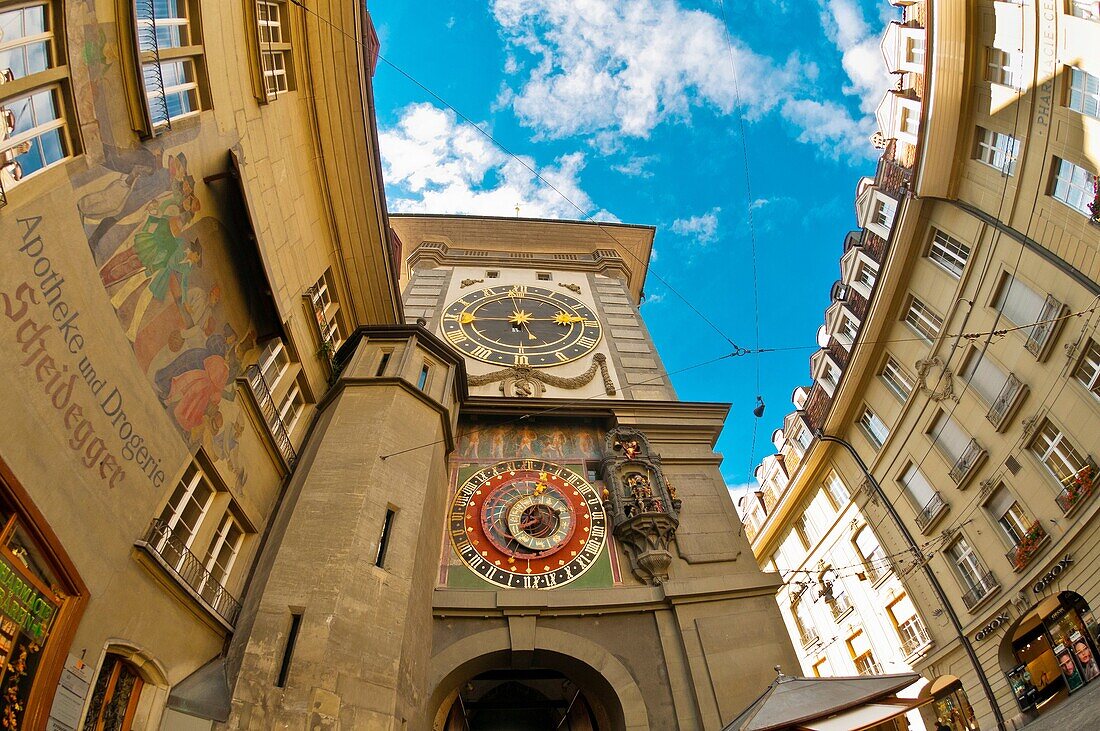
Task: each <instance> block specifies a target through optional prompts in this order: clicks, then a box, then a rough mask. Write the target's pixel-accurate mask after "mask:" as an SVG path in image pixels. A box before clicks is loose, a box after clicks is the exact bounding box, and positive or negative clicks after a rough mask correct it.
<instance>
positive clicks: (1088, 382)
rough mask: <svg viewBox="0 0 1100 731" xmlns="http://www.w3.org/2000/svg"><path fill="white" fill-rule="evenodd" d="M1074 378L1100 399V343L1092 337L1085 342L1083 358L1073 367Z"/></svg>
mask: <svg viewBox="0 0 1100 731" xmlns="http://www.w3.org/2000/svg"><path fill="white" fill-rule="evenodd" d="M1073 377H1074V379H1075V380H1076V381H1077V382H1078V383H1080V384H1081V385H1082V386H1084V387H1085V388H1086V389H1088V391H1089V393H1091V394H1092V395H1093V396H1094V397H1095V398H1097V399H1100V343H1097V342H1096V341H1095V340H1092V339H1091V338H1090V339H1089V340H1088V342H1086V343H1085V347H1084V352H1082V353H1081V359H1080V360H1079V361H1077V365H1076V366H1075V367H1074V369H1073Z"/></svg>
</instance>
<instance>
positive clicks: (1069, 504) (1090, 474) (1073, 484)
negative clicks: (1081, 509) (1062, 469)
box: [1054, 457, 1096, 513]
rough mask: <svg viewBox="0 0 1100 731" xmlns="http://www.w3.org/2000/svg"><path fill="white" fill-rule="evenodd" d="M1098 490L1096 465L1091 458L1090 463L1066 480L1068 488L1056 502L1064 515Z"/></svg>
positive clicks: (1065, 488) (1063, 489)
mask: <svg viewBox="0 0 1100 731" xmlns="http://www.w3.org/2000/svg"><path fill="white" fill-rule="evenodd" d="M1095 490H1096V463H1095V462H1094V461H1093V460H1092V458H1091V457H1090V458H1089V460H1088V463H1087V464H1085V466H1084V467H1082V468H1081V469H1079V470H1078V471H1077V473H1076V474H1074V475H1072V476H1071V477H1069V478H1068V479H1067V480H1066V486H1065V487H1063V488H1062V491H1061V492H1060V493H1058V495H1057V497H1055V498H1054V501H1055V502H1056V503H1058V507H1059V508H1061V509H1062V512H1063V513H1069V512H1070V511H1071V510H1073V509H1074V508H1075V507H1076V506H1077V505H1079V504H1080V503H1082V502H1084V501H1085V500H1086V499H1087V498H1088V497H1089V496H1090V495H1092V493H1093V492H1094V491H1095Z"/></svg>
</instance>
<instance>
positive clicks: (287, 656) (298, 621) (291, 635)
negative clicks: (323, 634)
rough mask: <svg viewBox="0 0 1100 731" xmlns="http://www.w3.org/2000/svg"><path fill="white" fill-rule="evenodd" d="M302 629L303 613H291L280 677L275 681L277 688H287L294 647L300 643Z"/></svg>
mask: <svg viewBox="0 0 1100 731" xmlns="http://www.w3.org/2000/svg"><path fill="white" fill-rule="evenodd" d="M301 627H302V613H301V612H291V614H290V629H289V630H287V633H286V644H285V645H283V661H282V662H281V663H279V676H278V677H277V678H276V679H275V687H276V688H285V687H286V680H287V676H288V675H290V661H291V660H292V659H293V658H294V645H295V644H296V643H297V642H298V630H299V629H301Z"/></svg>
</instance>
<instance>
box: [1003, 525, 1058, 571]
mask: <svg viewBox="0 0 1100 731" xmlns="http://www.w3.org/2000/svg"><path fill="white" fill-rule="evenodd" d="M1049 539H1050V536H1049V535H1048V534H1047V532H1046V530H1045V529H1044V528H1043V526H1042V525H1040V524H1039V522H1038V521H1036V522H1035V523H1034V524H1032V526H1031V527H1030V528H1028V530H1027V533H1025V534H1024V537H1023V538H1021V539H1020V542H1019V543H1017V544H1016V545H1015V546H1014V547H1013V549H1012V550H1011V551H1009V552H1008V553H1007V554H1005V555H1006V557H1007V558H1008V562H1009V563H1011V564H1012V570H1013V571H1023V570H1024V569H1025V568H1027V565H1028V564H1029V563H1031V559H1033V558H1035V556H1036V555H1037V554H1038V553H1039V552H1040V551H1041V550H1042V549H1043V547H1044V546H1046V544H1047V542H1048V541H1049Z"/></svg>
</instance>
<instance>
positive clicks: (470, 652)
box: [429, 627, 649, 731]
mask: <svg viewBox="0 0 1100 731" xmlns="http://www.w3.org/2000/svg"><path fill="white" fill-rule="evenodd" d="M534 634H535V637H534V642H533V643H531V644H530V645H529V646H528V647H527V648H525V649H523V650H520V651H517V650H514V649H513V645H512V633H510V632H509V630H508V629H505V628H499V629H493V630H486V631H484V632H479V633H477V634H474V635H471V636H469V637H465V638H463V639H461V640H459V641H458V642H455V643H454V644H452V645H450V646H448V647H447V648H446V649H444V650H443V651H441V652H440V653H438V654H437V655H435V656H434V657H433V658H432V664H431V684H430V686H429V687H431V688H432V689H433V691H432V696H431V700H430V705H429V708H431V709H432V713H433V729H443V728H445V723H446V719H447V715H448V713H449V711H450V709H451V706H452V704H453V703H454V701H455V699H456V698H457V696H458V694H459V691H460V689H461V688H462V687H463V685H464V684H466V683H468V682H470V681H471V680H472V679H474V678H477V677H479V676H483V675H484V674H486V673H490V672H492V671H494V670H503V669H509V668H520V669H523V670H526V671H529V670H531V669H542V670H546V671H553V672H556V673H560V674H561V676H563V677H564V678H565V679H567V680H568V681H569V682H570V683H572V684H573V685H575V686H576V687H577V688H578V689H581V690H583V693H584V698H585V699H586V702H587V703H588V705H589V707H590V710H591V712H592V716H593V717H594V719H595V721H596V727H597V728H598V729H599V730H600V731H642V730H643V729H648V728H649V713H648V711H647V710H646V705H645V699H644V698H643V696H642V692H641V690H640V689H639V688H638V685H637V683H636V682H635V680H634V678H633V676H631V674H630V672H629V671H628V670H627V669H626V667H625V666H624V665H623V664H622V663H621V662H619V660H618V659H617V658H616V657H615V656H614V655H612V654H611V653H609V652H607V651H606V650H605V649H603V648H602V647H600V646H598V645H596V644H594V643H592V642H591V641H590V640H587V639H584V638H581V637H579V636H577V635H574V634H571V633H568V632H564V631H561V630H555V629H550V628H542V627H540V628H539V629H538V630H537V632H535V633H534Z"/></svg>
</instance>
